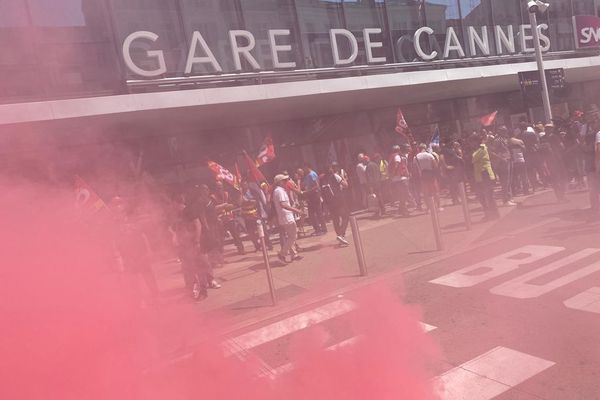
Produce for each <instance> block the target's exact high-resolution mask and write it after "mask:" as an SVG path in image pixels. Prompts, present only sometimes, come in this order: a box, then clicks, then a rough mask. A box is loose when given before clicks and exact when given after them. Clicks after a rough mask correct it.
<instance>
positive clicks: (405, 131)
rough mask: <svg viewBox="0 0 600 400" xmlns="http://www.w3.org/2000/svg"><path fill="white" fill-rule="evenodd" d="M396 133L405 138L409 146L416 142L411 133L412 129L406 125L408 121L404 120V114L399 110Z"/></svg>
mask: <svg viewBox="0 0 600 400" xmlns="http://www.w3.org/2000/svg"><path fill="white" fill-rule="evenodd" d="M395 130H396V133H397V134H399V135H401V136H404V138H405V139H406V141H407V142H408V143H409V144H412V143H413V142H414V141H415V140H414V138H413V136H412V134H411V133H410V128H409V127H408V124H407V123H406V119H405V118H404V113H402V109H400V108H398V113H397V114H396V129H395Z"/></svg>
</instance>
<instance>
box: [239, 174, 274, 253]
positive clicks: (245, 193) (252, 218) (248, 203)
mask: <svg viewBox="0 0 600 400" xmlns="http://www.w3.org/2000/svg"><path fill="white" fill-rule="evenodd" d="M241 189H242V196H241V199H240V207H241V214H242V219H243V220H244V226H245V228H246V233H247V234H248V236H249V237H250V240H251V241H252V243H253V244H254V249H255V251H260V250H261V246H260V240H259V237H258V223H259V222H260V223H261V224H262V226H263V231H264V233H265V244H266V246H267V248H268V249H270V250H272V249H273V245H272V244H271V239H270V235H269V224H268V223H267V221H268V215H267V211H266V210H267V198H266V196H265V193H264V192H263V191H262V190H261V189H260V188H259V187H258V185H256V183H254V182H242V185H241Z"/></svg>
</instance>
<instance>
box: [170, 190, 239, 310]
mask: <svg viewBox="0 0 600 400" xmlns="http://www.w3.org/2000/svg"><path fill="white" fill-rule="evenodd" d="M226 207H229V205H226V204H222V205H216V203H215V201H214V199H212V198H211V197H210V191H209V189H208V186H206V185H196V186H193V187H192V188H191V190H190V191H189V193H188V195H187V197H186V206H185V208H184V209H183V210H182V211H181V224H180V229H179V232H178V233H177V239H178V242H179V246H180V248H181V253H180V258H181V263H182V268H183V270H184V280H185V281H186V286H187V288H188V289H191V290H195V291H197V293H196V292H193V293H192V294H193V295H194V297H196V298H198V299H202V298H205V297H206V295H207V292H206V289H207V288H213V289H218V288H220V287H221V285H220V284H219V283H218V282H217V281H216V280H215V279H214V276H213V273H212V269H213V268H212V263H211V261H210V259H209V254H210V253H211V252H214V251H218V249H219V243H220V241H219V234H220V230H219V217H218V212H219V211H220V209H222V208H226ZM194 282H196V283H197V284H198V285H197V287H194Z"/></svg>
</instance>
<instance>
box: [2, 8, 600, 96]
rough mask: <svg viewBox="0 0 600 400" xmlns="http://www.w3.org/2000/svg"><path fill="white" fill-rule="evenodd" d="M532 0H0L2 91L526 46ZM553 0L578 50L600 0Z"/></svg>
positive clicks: (556, 36) (559, 30)
mask: <svg viewBox="0 0 600 400" xmlns="http://www.w3.org/2000/svg"><path fill="white" fill-rule="evenodd" d="M525 3H526V2H525V1H521V0H61V5H60V7H57V6H56V0H0V9H1V10H2V12H1V13H0V44H2V45H3V52H2V54H0V71H1V72H2V74H3V76H5V77H6V76H8V77H10V79H5V80H3V81H2V82H1V83H0V101H1V102H5V103H6V102H20V101H32V100H45V99H60V98H70V97H77V96H96V95H106V94H121V93H126V92H127V90H128V89H127V85H126V81H127V80H139V79H146V78H150V77H151V78H155V79H158V78H169V77H185V76H202V75H214V74H229V73H236V72H253V71H258V70H260V71H286V70H295V69H298V70H301V69H314V68H327V69H328V70H330V69H331V68H332V67H336V66H337V67H348V66H366V65H370V64H373V65H378V64H400V63H411V62H413V61H423V60H424V59H423V57H422V55H423V54H427V55H430V54H434V52H436V53H437V54H436V55H435V56H434V57H432V60H454V59H460V58H469V59H470V58H477V57H483V56H487V55H491V56H493V55H497V54H503V55H506V54H509V53H521V52H522V49H521V46H520V35H521V32H520V30H521V29H520V28H521V26H522V25H523V24H528V23H529V20H528V15H527V11H526V10H525ZM551 3H552V4H551V7H550V9H549V11H548V12H547V13H546V14H545V15H543V16H540V17H539V22H540V23H547V24H548V25H549V29H548V31H547V32H546V34H547V35H548V36H549V37H550V40H551V49H550V50H551V51H571V50H574V47H575V46H574V35H573V26H572V18H571V17H572V16H573V15H580V14H587V15H589V14H592V15H594V14H597V13H598V11H600V10H599V6H600V1H599V0H553V1H552V2H551ZM423 27H429V28H430V31H425V32H422V33H421V34H420V36H419V37H418V40H419V43H418V45H419V46H415V45H416V44H415V43H414V41H415V32H416V31H417V30H419V29H420V28H423ZM332 30H337V31H334V32H332ZM140 31H144V32H149V33H150V34H149V35H150V36H148V35H147V34H144V35H145V36H142V37H138V38H137V39H133V40H132V41H131V43H130V44H131V45H130V46H129V47H128V48H127V50H128V51H127V52H128V54H129V56H130V58H131V60H132V63H133V64H134V65H135V67H136V68H137V71H149V75H147V76H141V75H140V74H139V73H136V71H135V70H132V68H131V65H127V64H126V63H125V61H124V59H125V57H124V55H123V44H124V42H125V41H126V39H127V38H128V37H130V35H132V34H133V33H135V32H140ZM334 42H335V45H334ZM511 43H514V46H511ZM530 44H531V43H530ZM513 47H514V51H513ZM418 48H420V49H421V51H420V52H418V51H417V49H418ZM498 50H501V51H500V53H499V51H498ZM582 54H583V53H582ZM584 55H589V53H585V54H584ZM490 62H493V61H490ZM504 62H506V61H504ZM464 65H468V64H464ZM453 67H456V65H455V64H443V63H442V64H441V65H436V66H435V68H453ZM395 68H397V69H395V70H394V71H395V72H398V71H401V70H403V68H408V69H410V68H412V67H411V66H410V65H406V66H405V65H404V64H403V65H401V66H398V65H397V66H395ZM422 68H428V67H427V66H424V67H422ZM432 68H433V67H432ZM328 73H329V74H330V75H328V76H332V75H331V71H330V72H328ZM361 73H364V74H368V73H371V72H369V71H364V72H361ZM315 77H316V78H319V76H318V75H311V76H307V77H305V78H304V79H314V78H315ZM296 79H297V78H296ZM216 80H217V79H215V81H216ZM231 82H232V83H230V84H239V83H236V82H235V81H231ZM215 84H216V83H215ZM150 90H152V89H150Z"/></svg>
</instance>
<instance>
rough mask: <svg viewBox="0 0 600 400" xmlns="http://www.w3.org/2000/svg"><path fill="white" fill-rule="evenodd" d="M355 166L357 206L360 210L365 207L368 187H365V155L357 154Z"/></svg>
mask: <svg viewBox="0 0 600 400" xmlns="http://www.w3.org/2000/svg"><path fill="white" fill-rule="evenodd" d="M357 160H358V162H357V164H356V168H355V171H356V183H357V185H356V189H357V194H358V205H359V207H361V208H364V207H366V206H367V195H368V194H369V193H368V186H367V163H366V160H365V155H364V154H363V153H359V154H358V156H357Z"/></svg>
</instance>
